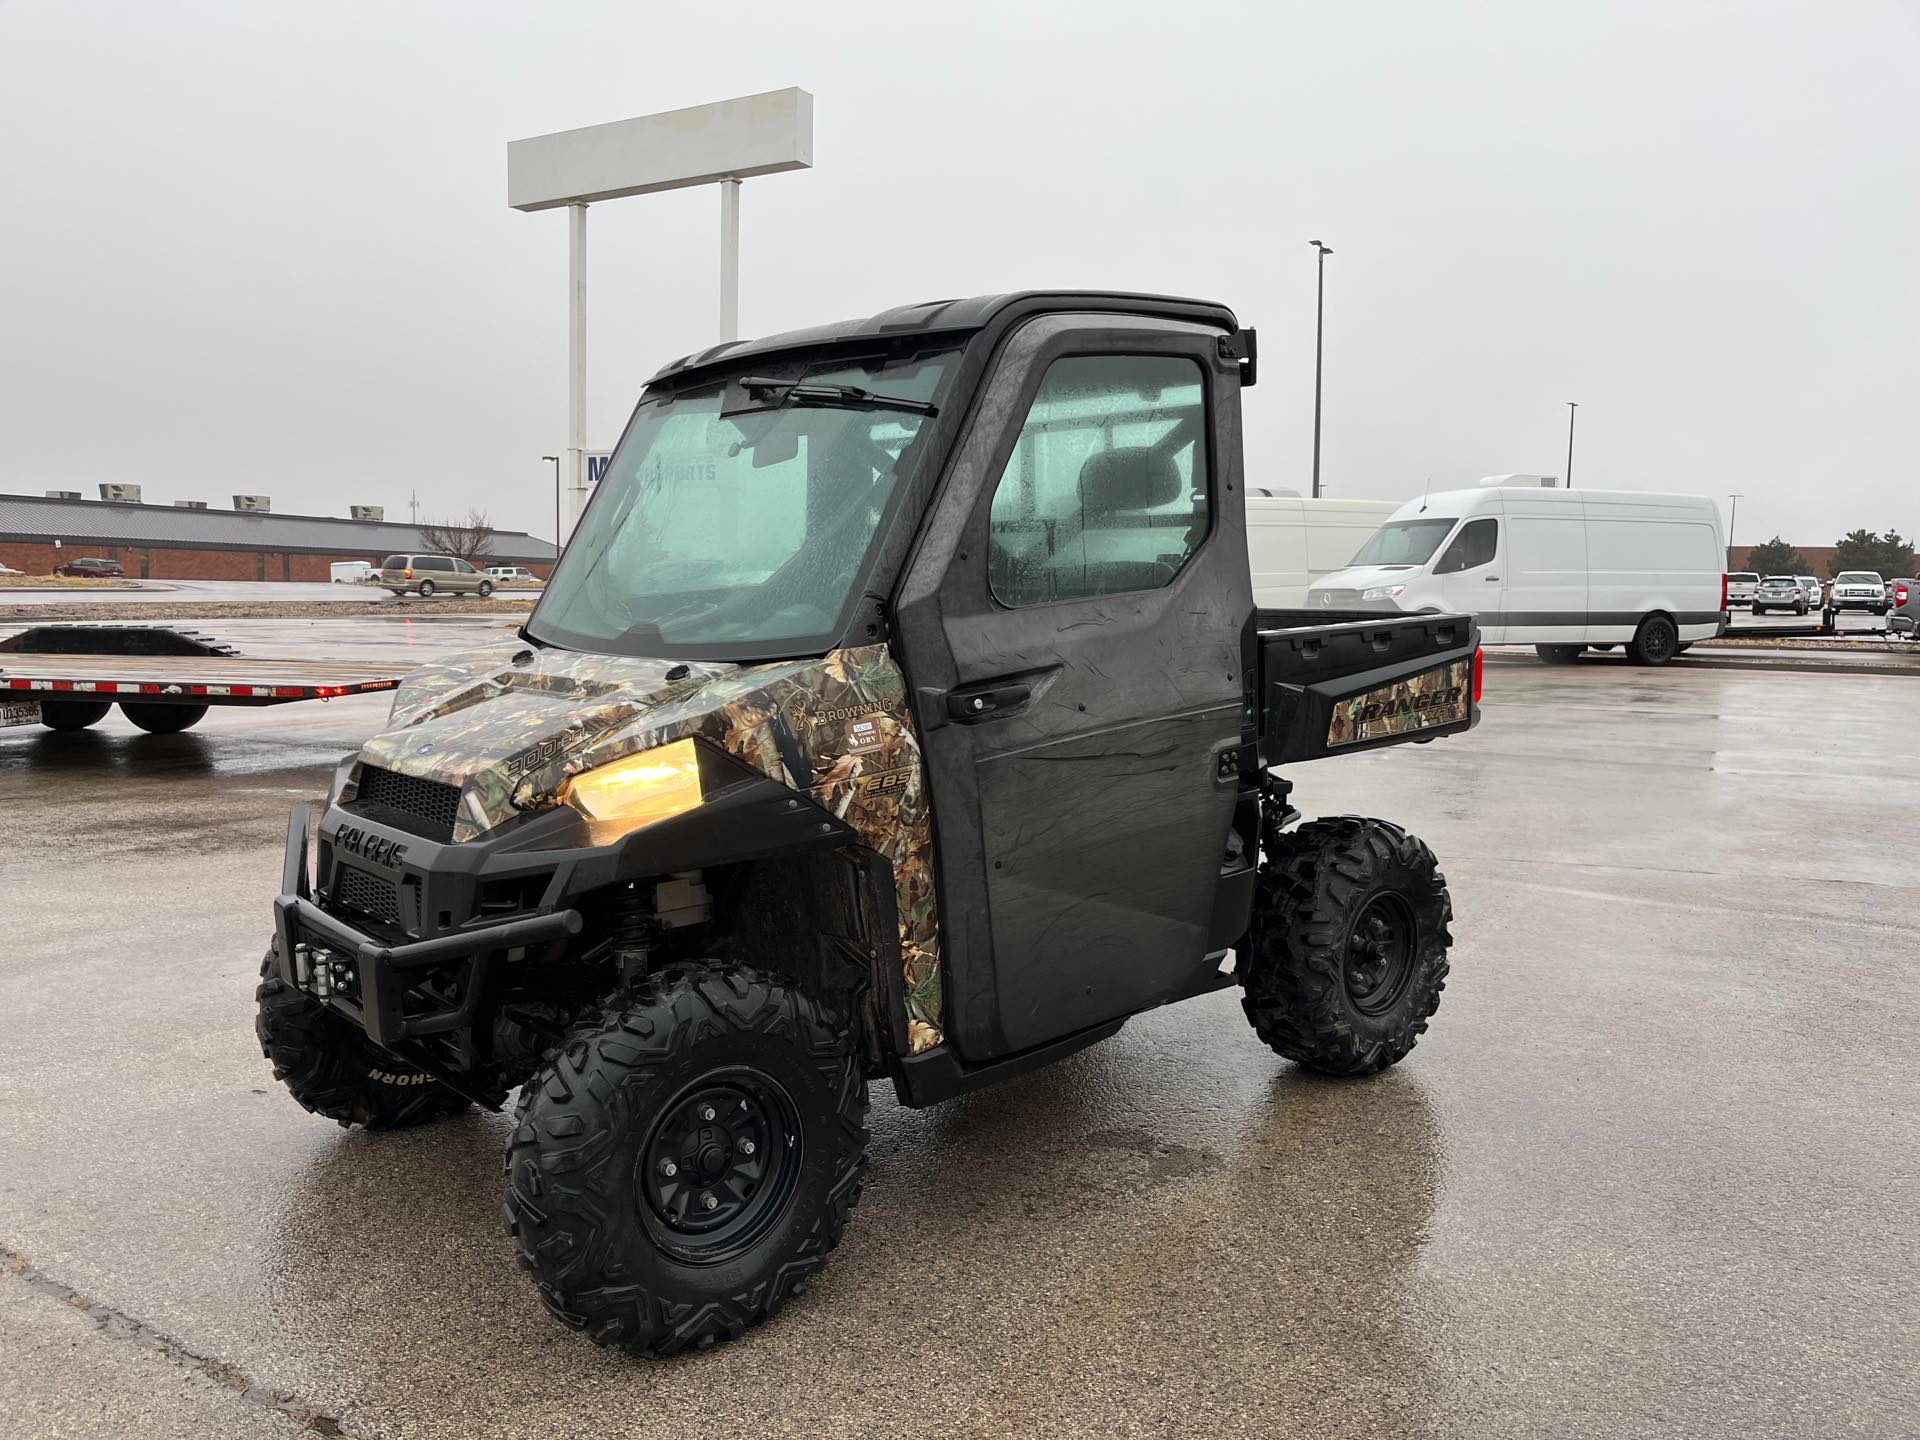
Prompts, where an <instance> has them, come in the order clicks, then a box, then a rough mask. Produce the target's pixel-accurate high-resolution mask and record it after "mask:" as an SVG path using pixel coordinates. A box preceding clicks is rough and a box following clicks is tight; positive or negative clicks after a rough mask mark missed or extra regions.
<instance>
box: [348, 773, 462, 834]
mask: <svg viewBox="0 0 1920 1440" xmlns="http://www.w3.org/2000/svg"><path fill="white" fill-rule="evenodd" d="M353 808H354V809H356V810H377V811H380V812H382V813H383V814H384V815H388V816H392V817H394V818H395V820H396V822H397V823H399V824H401V825H402V826H403V828H405V829H407V830H411V831H412V832H413V833H414V834H416V835H423V836H425V837H427V838H428V839H430V840H451V839H452V838H453V819H454V816H455V815H457V814H458V813H459V811H460V787H459V786H457V785H442V784H441V783H440V782H439V781H438V780H421V779H419V778H418V777H416V776H413V775H402V774H400V773H399V772H398V771H395V770H382V769H380V768H379V767H378V766H375V765H365V766H362V767H361V770H360V788H359V790H358V791H357V792H356V793H355V795H354V797H353ZM401 817H404V819H402V818H401ZM408 822H411V823H408Z"/></svg>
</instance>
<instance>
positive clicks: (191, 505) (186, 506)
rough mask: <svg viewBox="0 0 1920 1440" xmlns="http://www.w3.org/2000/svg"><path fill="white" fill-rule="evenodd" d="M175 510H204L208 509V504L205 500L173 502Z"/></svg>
mask: <svg viewBox="0 0 1920 1440" xmlns="http://www.w3.org/2000/svg"><path fill="white" fill-rule="evenodd" d="M173 508H174V509H176V510H204V509H206V508H207V502H206V501H204V500H176V501H174V502H173Z"/></svg>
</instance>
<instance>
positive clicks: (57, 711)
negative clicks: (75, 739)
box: [40, 700, 113, 730]
mask: <svg viewBox="0 0 1920 1440" xmlns="http://www.w3.org/2000/svg"><path fill="white" fill-rule="evenodd" d="M112 708H113V706H112V705H110V704H109V703H108V702H107V701H105V700H42V701H41V702H40V723H41V724H42V725H44V726H46V727H47V728H48V729H49V730H84V729H86V728H87V727H88V726H89V725H97V724H99V723H100V722H101V721H102V720H104V719H105V718H106V715H107V711H109V710H111V709H112Z"/></svg>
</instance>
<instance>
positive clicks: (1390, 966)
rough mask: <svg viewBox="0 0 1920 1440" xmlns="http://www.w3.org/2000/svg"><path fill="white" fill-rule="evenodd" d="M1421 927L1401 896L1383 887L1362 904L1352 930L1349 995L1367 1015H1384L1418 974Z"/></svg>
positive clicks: (1349, 940)
mask: <svg viewBox="0 0 1920 1440" xmlns="http://www.w3.org/2000/svg"><path fill="white" fill-rule="evenodd" d="M1419 933H1420V931H1419V925H1418V922H1416V921H1415V919H1414V916H1413V908H1412V907H1411V906H1410V905H1408V904H1407V902H1406V901H1405V900H1404V899H1402V898H1401V897H1400V896H1398V895H1395V894H1392V893H1391V892H1387V891H1382V892H1381V893H1380V894H1378V895H1375V896H1374V897H1373V898H1372V899H1370V900H1369V901H1367V903H1366V904H1365V905H1363V906H1362V907H1361V908H1360V913H1359V914H1358V915H1356V916H1354V918H1353V928H1352V929H1351V930H1349V931H1348V932H1347V965H1346V981H1347V998H1348V999H1350V1000H1351V1001H1352V1002H1353V1008H1354V1009H1356V1010H1358V1011H1359V1012H1360V1013H1361V1014H1362V1015H1384V1014H1386V1013H1387V1012H1388V1011H1389V1010H1391V1009H1393V1007H1394V1006H1395V1005H1398V1004H1399V1003H1400V997H1401V996H1402V995H1404V994H1405V993H1406V990H1407V982H1408V981H1409V980H1410V979H1412V978H1413V957H1414V954H1415V952H1416V950H1417V949H1418V942H1419Z"/></svg>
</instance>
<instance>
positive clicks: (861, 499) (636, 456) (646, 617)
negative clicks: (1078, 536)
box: [527, 352, 952, 660]
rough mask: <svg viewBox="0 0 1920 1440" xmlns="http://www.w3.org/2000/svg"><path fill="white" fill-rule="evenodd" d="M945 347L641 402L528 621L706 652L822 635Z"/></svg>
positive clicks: (581, 638)
mask: <svg viewBox="0 0 1920 1440" xmlns="http://www.w3.org/2000/svg"><path fill="white" fill-rule="evenodd" d="M951 354H952V352H941V353H936V354H932V355H926V354H922V355H917V356H913V357H910V358H903V359H896V360H890V361H884V362H882V361H873V362H853V363H848V362H847V361H844V360H839V361H830V362H828V363H827V364H825V365H821V366H819V367H818V368H816V369H813V370H810V371H808V372H807V373H806V374H805V375H804V377H799V376H795V377H793V378H791V379H779V380H774V379H768V378H764V377H763V376H761V375H759V374H757V373H756V374H754V375H751V376H749V377H747V378H746V379H745V380H744V382H743V380H742V379H741V378H739V377H735V378H732V379H729V380H727V381H725V382H722V383H715V384H712V385H704V386H696V387H695V388H692V389H689V390H682V391H678V392H669V393H667V394H664V395H655V396H653V397H651V398H648V399H644V400H642V401H641V403H640V407H639V409H638V410H636V411H635V412H634V418H633V423H632V424H631V425H630V426H628V428H627V434H626V436H625V438H624V439H622V440H621V442H620V447H619V449H617V450H616V451H615V452H614V454H613V458H612V459H611V460H610V461H609V462H608V463H607V468H606V470H605V472H604V476H603V478H602V479H601V481H600V489H599V493H598V494H596V495H595V496H594V499H593V503H592V505H590V506H589V507H588V509H587V513H586V515H585V517H584V518H583V519H582V521H581V523H580V528H579V529H578V531H576V532H575V534H574V536H573V539H572V540H571V541H570V542H569V543H568V545H567V548H566V552H565V554H564V555H563V556H562V557H561V560H560V564H559V566H558V568H557V569H556V570H555V571H554V573H553V576H552V578H551V579H549V580H548V582H547V587H546V592H545V594H544V596H543V597H542V599H541V601H540V604H539V606H538V607H537V608H536V609H535V610H534V612H533V616H532V618H531V619H530V620H529V621H528V624H527V634H528V635H530V636H531V637H532V638H533V639H535V640H539V641H542V642H544V643H546V644H550V645H558V646H560V647H562V648H564V649H569V650H586V651H593V652H597V653H604V654H613V655H655V656H667V655H688V656H697V657H700V658H704V659H714V660H726V659H773V658H778V657H784V656H795V655H808V654H819V653H821V652H823V651H825V650H827V649H829V648H831V646H832V645H833V643H834V641H835V640H836V639H837V638H838V635H839V632H840V629H841V628H842V626H843V625H844V623H845V620H846V617H847V614H848V611H849V609H850V607H851V606H852V604H853V602H854V601H855V600H856V599H857V598H858V593H859V592H858V586H859V584H860V583H861V578H862V576H863V574H864V571H865V569H866V566H867V562H868V555H869V552H870V551H871V550H872V548H873V542H874V537H875V535H876V534H877V533H878V531H879V527H880V518H881V516H882V514H883V513H885V511H886V508H887V503H888V501H889V499H890V498H891V497H892V496H893V494H894V493H895V490H896V488H897V486H896V482H897V481H898V480H899V479H901V478H903V477H904V471H903V470H902V461H901V456H902V454H903V453H904V452H906V451H907V450H909V449H910V448H911V446H912V442H913V440H914V439H915V437H916V436H917V435H918V434H919V433H920V430H921V427H922V426H923V425H924V424H926V423H927V411H928V410H929V409H931V408H932V407H931V406H930V405H929V402H931V401H933V400H934V399H935V398H936V394H935V392H936V391H937V389H938V388H939V384H940V381H941V379H942V377H943V376H944V375H945V374H946V372H947V370H948V368H949V366H948V362H949V360H950V358H951ZM796 380H800V381H802V383H799V384H796V383H795V381H796ZM908 463H909V464H910V463H911V462H910V461H909V462H908ZM896 472H901V473H896Z"/></svg>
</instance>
